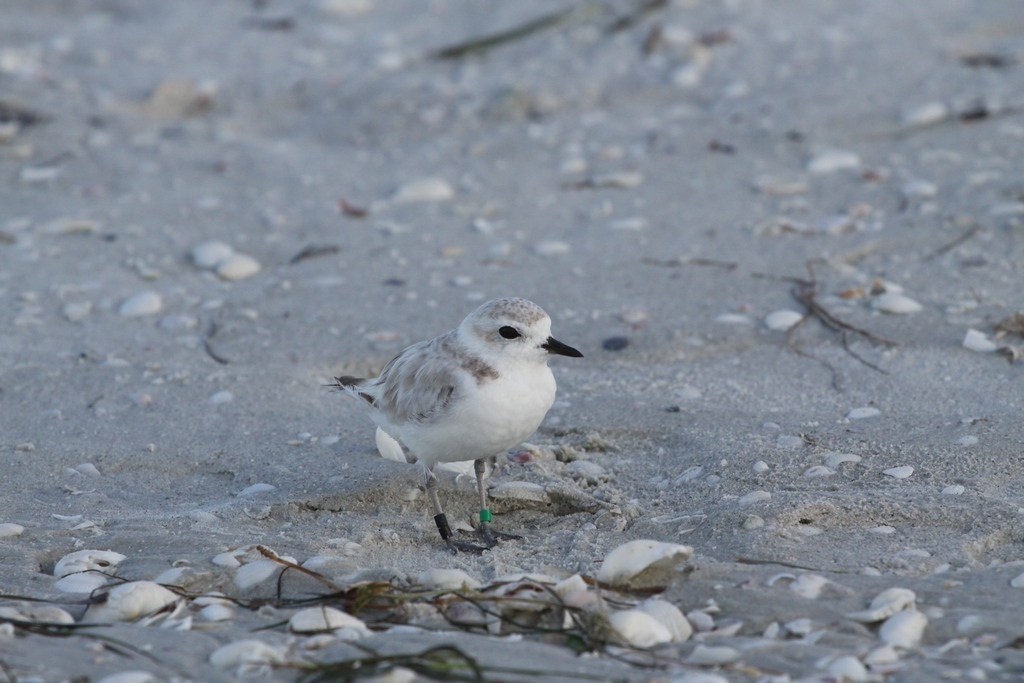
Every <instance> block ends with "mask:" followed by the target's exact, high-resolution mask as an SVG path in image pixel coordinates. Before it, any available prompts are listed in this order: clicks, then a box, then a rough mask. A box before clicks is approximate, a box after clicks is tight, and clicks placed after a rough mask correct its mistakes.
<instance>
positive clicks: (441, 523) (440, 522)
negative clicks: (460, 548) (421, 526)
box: [434, 512, 452, 541]
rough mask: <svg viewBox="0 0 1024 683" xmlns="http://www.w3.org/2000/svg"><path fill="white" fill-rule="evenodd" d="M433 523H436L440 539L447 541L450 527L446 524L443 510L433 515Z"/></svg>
mask: <svg viewBox="0 0 1024 683" xmlns="http://www.w3.org/2000/svg"><path fill="white" fill-rule="evenodd" d="M434 524H436V525H437V530H438V531H440V532H441V540H442V541H447V540H448V539H449V538H451V537H452V528H451V527H450V526H448V518H447V517H445V516H444V513H443V512H442V513H441V514H439V515H434Z"/></svg>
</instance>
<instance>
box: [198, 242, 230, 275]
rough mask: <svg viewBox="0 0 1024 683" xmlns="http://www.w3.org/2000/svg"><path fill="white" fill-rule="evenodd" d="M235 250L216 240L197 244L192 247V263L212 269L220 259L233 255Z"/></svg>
mask: <svg viewBox="0 0 1024 683" xmlns="http://www.w3.org/2000/svg"><path fill="white" fill-rule="evenodd" d="M234 254H235V250H234V249H232V248H231V247H230V246H229V245H227V244H224V243H223V242H218V241H216V240H213V241H210V242H203V243H202V244H197V245H196V246H195V247H193V248H192V254H191V256H192V263H194V264H195V266H196V267H197V268H203V269H206V270H212V269H213V268H215V267H216V266H217V264H218V263H220V262H221V261H223V260H225V259H227V258H230V257H231V256H234Z"/></svg>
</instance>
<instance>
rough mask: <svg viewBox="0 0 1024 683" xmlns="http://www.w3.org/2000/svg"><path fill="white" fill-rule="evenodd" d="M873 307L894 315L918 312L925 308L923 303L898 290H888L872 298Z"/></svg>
mask: <svg viewBox="0 0 1024 683" xmlns="http://www.w3.org/2000/svg"><path fill="white" fill-rule="evenodd" d="M871 308H873V309H875V310H876V311H881V312H882V313H890V314H892V315H906V314H908V313H917V312H918V311H921V310H923V309H924V307H923V306H921V304H919V303H917V302H916V301H914V300H913V299H911V298H910V297H909V296H907V295H905V294H897V293H896V292H886V293H885V294H881V295H879V296H877V297H875V298H874V299H872V300H871Z"/></svg>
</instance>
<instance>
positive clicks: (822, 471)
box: [804, 465, 835, 479]
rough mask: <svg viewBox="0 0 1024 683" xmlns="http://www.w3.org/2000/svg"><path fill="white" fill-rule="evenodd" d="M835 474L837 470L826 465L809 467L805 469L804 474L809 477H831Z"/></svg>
mask: <svg viewBox="0 0 1024 683" xmlns="http://www.w3.org/2000/svg"><path fill="white" fill-rule="evenodd" d="M833 474H835V471H834V470H832V469H829V468H828V467H825V466H824V465H815V466H814V467H808V468H807V469H806V470H804V476H805V477H807V478H808V479H813V478H815V477H830V476H832V475H833Z"/></svg>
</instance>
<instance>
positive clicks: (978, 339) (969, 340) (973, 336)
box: [963, 330, 999, 353]
mask: <svg viewBox="0 0 1024 683" xmlns="http://www.w3.org/2000/svg"><path fill="white" fill-rule="evenodd" d="M963 345H964V348H965V349H968V350H970V351H974V352H975V353H992V352H993V351H998V350H999V345H998V344H996V343H995V342H994V341H992V340H991V339H989V338H988V337H987V336H986V335H985V333H984V332H979V331H978V330H967V334H965V335H964V341H963Z"/></svg>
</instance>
